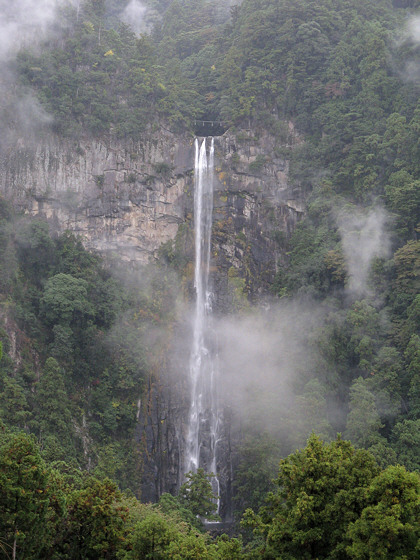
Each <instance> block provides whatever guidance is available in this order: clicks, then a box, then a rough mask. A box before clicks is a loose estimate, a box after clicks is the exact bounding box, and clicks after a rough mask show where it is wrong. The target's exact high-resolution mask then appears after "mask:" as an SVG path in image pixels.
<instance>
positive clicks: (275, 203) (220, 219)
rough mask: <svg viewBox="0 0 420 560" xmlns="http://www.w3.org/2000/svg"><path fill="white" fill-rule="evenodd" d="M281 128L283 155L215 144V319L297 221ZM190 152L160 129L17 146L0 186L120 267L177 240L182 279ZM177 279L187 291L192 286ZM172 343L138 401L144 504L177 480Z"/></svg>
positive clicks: (259, 273)
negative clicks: (125, 138) (139, 135)
mask: <svg viewBox="0 0 420 560" xmlns="http://www.w3.org/2000/svg"><path fill="white" fill-rule="evenodd" d="M288 126H289V130H288V134H287V138H286V139H285V141H284V143H283V145H281V144H280V145H279V142H278V141H276V140H275V139H274V138H273V137H272V136H270V135H269V134H267V133H263V132H262V133H260V134H259V135H258V136H257V135H256V132H255V131H242V132H239V133H235V134H234V133H233V132H229V131H228V132H227V133H226V134H224V135H223V136H220V137H217V138H216V139H215V152H216V158H215V161H216V176H215V195H214V214H213V237H212V271H211V279H212V282H213V291H214V294H215V298H214V301H215V304H214V310H215V312H221V313H224V312H231V311H235V310H238V309H240V308H242V307H244V306H246V305H248V302H249V300H258V299H259V298H260V297H261V296H262V295H263V294H265V293H267V292H268V291H269V287H270V284H271V283H272V281H273V279H274V276H275V274H276V269H277V266H278V263H281V262H282V261H283V260H284V259H285V254H284V240H285V238H287V237H288V236H289V235H290V233H291V232H292V231H293V229H294V227H295V225H296V223H297V221H298V220H299V217H300V216H301V215H302V213H303V211H304V206H303V204H304V201H303V198H302V194H301V192H300V190H299V188H298V187H294V186H293V185H291V184H290V182H289V177H288V171H289V162H288V159H287V157H285V156H284V155H283V154H287V153H288V150H290V149H292V148H293V146H294V145H296V144H297V143H299V138H298V137H297V136H296V135H295V134H294V131H293V127H292V125H291V124H290V123H289V125H288ZM193 144H194V142H193V138H191V137H189V136H175V135H174V134H172V133H171V132H168V131H164V130H163V131H162V130H161V131H159V133H154V134H152V133H151V134H150V135H149V136H147V137H145V138H144V140H143V141H142V142H140V143H130V142H117V141H115V140H109V141H107V142H105V141H102V142H101V141H98V140H95V141H87V140H86V141H80V142H78V143H74V142H72V141H69V140H63V139H58V138H54V137H49V138H47V139H45V140H44V141H42V142H41V143H39V144H37V145H35V144H31V143H27V144H25V140H24V139H21V140H19V141H18V142H17V144H16V145H14V146H12V147H10V148H9V150H8V151H4V152H3V154H2V159H1V164H0V188H1V191H2V193H3V195H4V196H6V197H7V198H9V199H11V200H13V202H14V204H15V205H16V206H18V207H19V208H21V209H22V210H23V211H25V212H27V213H30V214H32V215H34V216H39V217H43V218H46V219H48V221H49V222H50V224H51V227H52V228H53V229H54V230H56V231H57V232H60V231H64V230H66V229H68V230H71V231H74V232H75V233H76V234H78V235H80V236H81V237H82V239H83V240H84V243H85V245H86V246H87V247H88V248H91V249H95V250H100V251H103V252H114V253H117V254H118V255H119V257H120V258H121V259H123V260H125V261H134V262H137V263H146V262H148V261H149V260H150V259H151V258H152V259H153V258H154V257H155V256H156V255H157V251H158V249H159V247H161V245H162V244H164V243H169V244H170V243H172V242H173V241H174V240H175V239H178V240H179V239H180V238H182V237H183V239H182V243H181V245H182V246H183V247H184V249H185V251H186V253H187V260H189V262H190V263H191V265H190V267H189V268H190V269H191V270H192V263H193V259H194V248H193V246H192V239H193V236H192V228H193V186H194V178H193V166H194V146H193ZM180 224H183V227H182V228H179V225H180ZM187 269H188V266H187ZM187 276H188V272H187ZM187 281H191V287H192V278H187ZM182 329H184V330H185V331H187V330H188V327H185V325H184V326H183V327H181V330H182ZM180 338H181V339H182V340H183V341H184V342H181V343H180V342H179V341H173V345H174V346H175V347H177V348H178V353H177V354H178V356H179V355H180V354H182V355H183V356H184V358H181V359H179V358H178V363H174V360H172V363H171V365H170V366H168V371H165V372H162V371H160V372H159V373H157V374H154V378H153V379H150V380H149V384H148V386H147V387H146V388H145V392H144V394H143V395H142V398H141V400H140V402H139V412H138V431H137V435H138V438H137V439H138V441H140V442H142V445H143V450H144V476H143V482H144V484H143V489H142V492H143V499H145V500H152V501H153V500H156V499H158V497H159V495H160V494H161V493H162V492H164V491H175V490H176V488H177V487H178V486H179V484H180V482H181V481H182V476H183V474H184V473H183V472H182V471H183V465H184V462H183V456H182V450H183V448H184V443H185V437H186V429H185V428H186V427H185V419H186V418H187V417H188V407H189V403H188V395H189V389H188V379H187V375H185V376H184V377H182V376H180V375H179V372H180V371H188V365H187V364H188V355H189V349H188V347H185V348H184V352H179V345H180V344H182V343H185V340H186V339H187V338H188V336H187V335H186V336H180ZM174 370H176V373H175V374H174V376H173V377H172V376H171V373H174ZM225 418H226V417H225ZM224 424H225V427H224V432H223V434H222V440H223V442H222V444H221V449H222V455H223V456H220V457H219V461H218V462H219V467H220V473H221V475H220V478H221V480H220V482H221V490H222V493H223V495H224V498H223V501H222V504H221V513H222V514H223V515H224V516H225V517H229V515H230V512H231V503H230V498H231V482H232V480H231V473H232V468H231V467H232V464H231V458H232V448H234V447H235V434H232V432H231V422H230V421H228V420H226V421H225V422H224Z"/></svg>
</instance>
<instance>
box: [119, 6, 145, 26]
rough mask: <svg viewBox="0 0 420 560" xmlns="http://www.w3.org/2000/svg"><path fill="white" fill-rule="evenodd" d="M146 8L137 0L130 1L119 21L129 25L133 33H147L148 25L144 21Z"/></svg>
mask: <svg viewBox="0 0 420 560" xmlns="http://www.w3.org/2000/svg"><path fill="white" fill-rule="evenodd" d="M146 12H148V8H147V7H146V6H145V5H144V4H142V3H141V2H140V1H139V0H130V2H129V3H128V4H127V6H126V7H125V9H124V11H123V13H122V14H121V16H120V18H121V20H122V21H123V22H124V23H126V24H127V25H129V26H130V27H131V28H132V29H133V31H134V32H135V33H142V32H145V31H147V29H148V27H149V25H148V23H147V19H146Z"/></svg>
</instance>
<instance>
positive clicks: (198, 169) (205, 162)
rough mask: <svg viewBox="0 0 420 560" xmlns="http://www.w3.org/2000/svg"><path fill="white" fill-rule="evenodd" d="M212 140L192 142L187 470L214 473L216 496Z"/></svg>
mask: <svg viewBox="0 0 420 560" xmlns="http://www.w3.org/2000/svg"><path fill="white" fill-rule="evenodd" d="M213 174H214V139H213V138H212V140H211V145H210V149H209V153H208V155H207V149H206V139H205V138H204V140H203V141H202V143H201V146H200V145H199V142H198V140H197V139H196V140H195V173H194V235H195V266H194V287H195V293H196V299H195V310H194V320H193V340H192V348H191V355H190V363H189V370H190V385H191V405H190V412H189V418H188V435H187V444H186V461H185V465H186V472H189V471H193V472H195V471H197V469H198V468H203V469H204V470H205V471H207V472H213V473H214V474H215V475H216V477H215V478H214V479H213V480H212V486H213V492H214V493H215V494H217V495H219V481H218V478H217V472H216V471H217V465H216V451H217V443H218V442H217V437H218V427H219V421H220V418H219V412H218V407H217V393H216V390H217V386H216V373H217V353H216V345H215V342H214V339H215V336H214V332H213V330H212V328H211V311H212V293H211V291H210V287H209V275H210V249H211V228H212V214H213Z"/></svg>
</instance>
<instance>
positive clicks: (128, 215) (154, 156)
mask: <svg viewBox="0 0 420 560" xmlns="http://www.w3.org/2000/svg"><path fill="white" fill-rule="evenodd" d="M192 162H193V140H192V139H191V138H190V137H188V136H177V137H175V135H173V134H172V133H170V132H165V131H161V132H160V133H159V135H156V136H149V137H147V136H146V137H145V139H144V141H143V142H139V143H132V142H120V141H114V140H113V139H112V138H110V139H108V140H107V141H99V140H81V141H80V142H77V143H75V142H72V141H69V140H65V139H60V138H57V137H54V136H50V137H48V138H46V139H44V140H43V141H42V142H40V143H39V144H34V143H33V142H28V143H26V142H25V139H24V138H21V139H19V140H18V142H17V143H16V144H15V145H13V146H9V148H8V149H7V150H4V151H3V154H2V159H1V167H0V189H1V192H2V193H3V194H4V195H5V196H6V197H7V198H10V199H12V200H13V201H14V203H15V205H17V206H19V207H20V208H21V209H22V210H24V211H25V212H27V213H30V214H32V215H34V216H40V217H43V218H46V219H47V220H48V221H49V222H50V223H51V225H52V227H53V228H54V229H56V230H57V231H63V230H66V229H68V230H71V231H73V232H75V233H77V234H78V235H80V236H81V237H82V238H83V240H84V243H85V245H86V246H87V247H88V248H90V249H95V250H100V251H104V252H107V251H111V252H114V253H116V254H117V255H119V256H120V257H121V258H122V259H124V260H130V261H137V262H147V261H148V260H149V257H150V256H153V255H154V254H155V252H156V250H157V249H158V247H159V246H160V245H161V243H162V242H165V241H167V240H169V239H172V238H174V237H175V235H176V232H177V229H178V225H179V224H180V223H181V222H182V221H183V220H184V206H185V204H184V202H183V199H184V197H185V192H186V191H187V190H188V189H189V188H190V187H189V185H190V183H191V173H192V168H191V165H192Z"/></svg>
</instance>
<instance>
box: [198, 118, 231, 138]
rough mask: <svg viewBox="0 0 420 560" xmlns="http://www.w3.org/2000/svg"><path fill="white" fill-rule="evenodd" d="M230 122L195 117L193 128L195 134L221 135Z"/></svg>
mask: <svg viewBox="0 0 420 560" xmlns="http://www.w3.org/2000/svg"><path fill="white" fill-rule="evenodd" d="M230 125H231V123H230V122H229V121H210V120H200V119H196V120H195V121H194V128H195V132H196V134H197V136H221V135H222V134H224V133H225V132H226V130H227V129H228V128H229V126H230Z"/></svg>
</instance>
